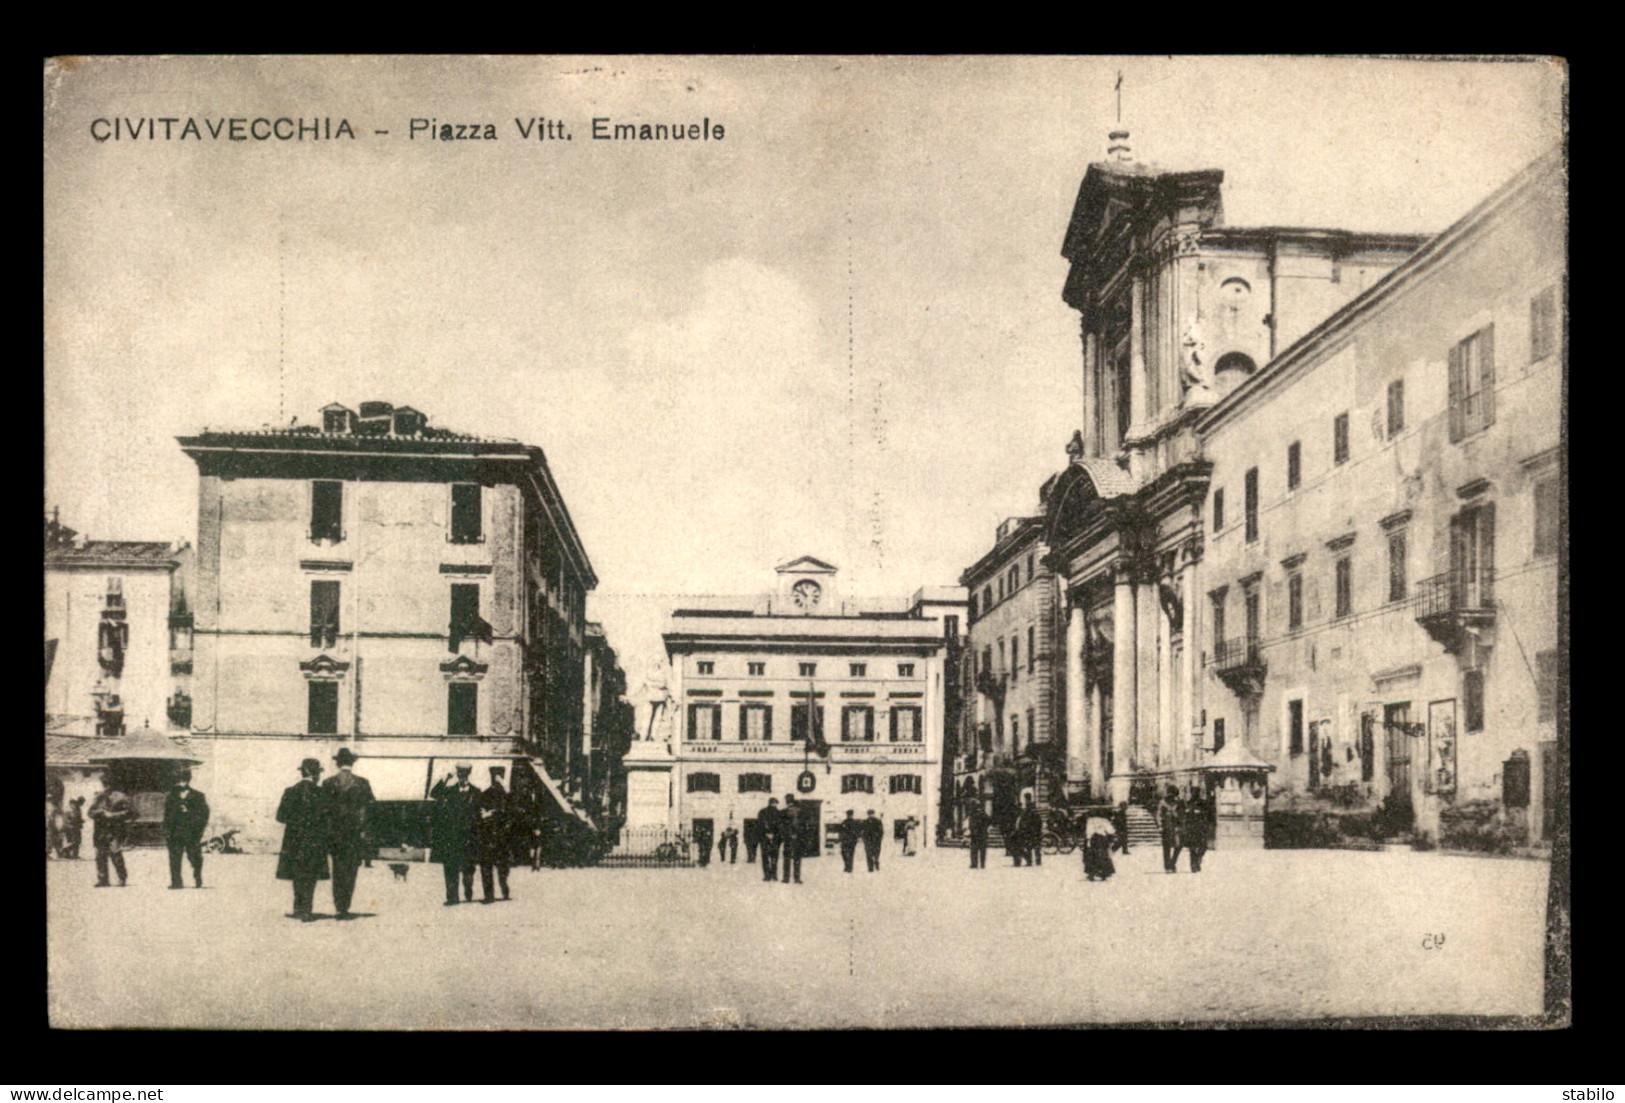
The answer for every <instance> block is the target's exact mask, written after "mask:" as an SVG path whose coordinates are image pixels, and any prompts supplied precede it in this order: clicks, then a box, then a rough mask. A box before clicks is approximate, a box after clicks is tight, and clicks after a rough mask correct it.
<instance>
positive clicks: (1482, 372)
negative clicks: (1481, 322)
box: [1478, 324, 1495, 429]
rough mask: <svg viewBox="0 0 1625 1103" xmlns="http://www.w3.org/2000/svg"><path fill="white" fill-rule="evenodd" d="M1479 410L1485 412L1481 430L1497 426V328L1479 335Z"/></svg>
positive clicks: (1491, 328) (1486, 327) (1489, 327)
mask: <svg viewBox="0 0 1625 1103" xmlns="http://www.w3.org/2000/svg"><path fill="white" fill-rule="evenodd" d="M1478 364H1479V377H1478V379H1479V382H1478V393H1479V408H1480V409H1481V410H1483V411H1484V414H1483V419H1482V420H1481V421H1480V422H1479V428H1481V429H1483V428H1488V427H1489V426H1491V425H1494V424H1495V326H1494V325H1493V324H1491V325H1487V326H1485V327H1484V329H1483V331H1482V332H1481V333H1480V335H1479V345H1478Z"/></svg>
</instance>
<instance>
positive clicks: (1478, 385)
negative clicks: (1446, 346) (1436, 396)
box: [1450, 326, 1495, 441]
mask: <svg viewBox="0 0 1625 1103" xmlns="http://www.w3.org/2000/svg"><path fill="white" fill-rule="evenodd" d="M1494 424H1495V327H1494V326H1485V327H1484V328H1483V329H1481V330H1479V331H1478V332H1477V333H1475V334H1473V335H1472V336H1471V337H1468V338H1466V339H1465V340H1463V341H1461V342H1459V343H1458V344H1457V345H1455V346H1454V347H1453V348H1452V349H1451V350H1450V439H1451V440H1452V441H1458V440H1461V439H1462V438H1464V437H1467V436H1471V435H1472V434H1473V433H1476V432H1478V431H1479V430H1480V429H1487V428H1489V427H1490V426H1491V425H1494Z"/></svg>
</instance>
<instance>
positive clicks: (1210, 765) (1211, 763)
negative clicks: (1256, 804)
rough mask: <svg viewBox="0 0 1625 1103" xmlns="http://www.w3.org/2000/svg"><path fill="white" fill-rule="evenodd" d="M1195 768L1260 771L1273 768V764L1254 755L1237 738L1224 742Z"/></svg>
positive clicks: (1243, 771)
mask: <svg viewBox="0 0 1625 1103" xmlns="http://www.w3.org/2000/svg"><path fill="white" fill-rule="evenodd" d="M1197 769H1198V770H1212V771H1214V772H1216V773H1262V772H1264V771H1267V770H1273V769H1275V766H1274V765H1273V764H1272V763H1269V762H1265V761H1264V760H1263V759H1261V758H1257V757H1255V756H1254V755H1253V754H1251V753H1250V752H1249V751H1248V750H1247V748H1246V747H1245V746H1244V745H1243V744H1242V742H1241V741H1240V740H1239V739H1238V740H1236V741H1235V742H1233V743H1226V744H1225V745H1224V747H1223V748H1222V749H1220V750H1219V752H1218V753H1217V754H1215V755H1214V756H1213V757H1212V758H1210V759H1208V760H1207V761H1206V762H1204V763H1202V764H1201V765H1200V766H1198V767H1197Z"/></svg>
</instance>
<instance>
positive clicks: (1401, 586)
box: [1388, 529, 1410, 601]
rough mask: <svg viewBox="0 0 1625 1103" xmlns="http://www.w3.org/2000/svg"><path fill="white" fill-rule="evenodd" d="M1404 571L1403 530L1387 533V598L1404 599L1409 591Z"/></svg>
mask: <svg viewBox="0 0 1625 1103" xmlns="http://www.w3.org/2000/svg"><path fill="white" fill-rule="evenodd" d="M1409 589H1410V586H1409V580H1408V578H1407V576H1406V572H1405V530H1404V529H1400V530H1399V531H1398V532H1391V533H1389V534H1388V600H1389V601H1404V600H1405V595H1406V593H1407V592H1409Z"/></svg>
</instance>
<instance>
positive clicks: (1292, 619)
mask: <svg viewBox="0 0 1625 1103" xmlns="http://www.w3.org/2000/svg"><path fill="white" fill-rule="evenodd" d="M1286 626H1287V627H1288V628H1302V627H1303V572H1302V571H1293V572H1292V573H1291V574H1289V575H1287V576H1286Z"/></svg>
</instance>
